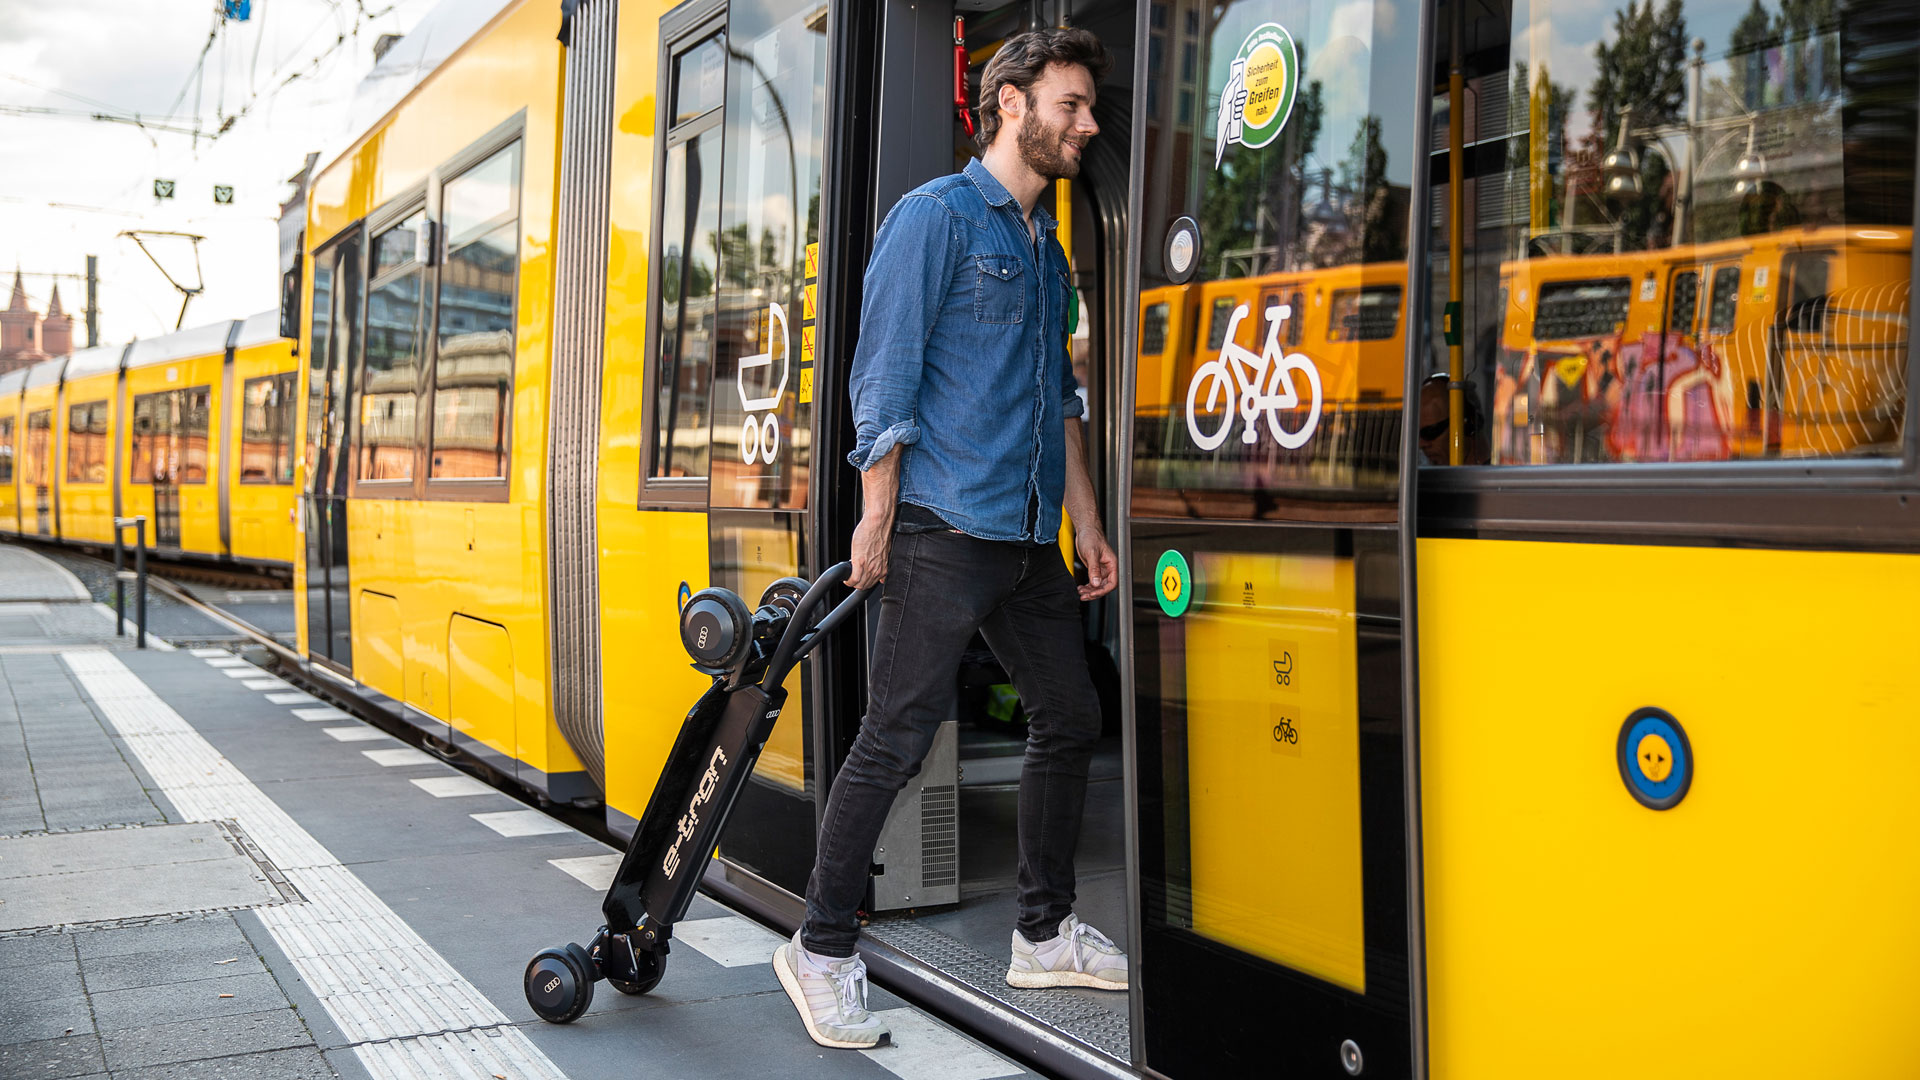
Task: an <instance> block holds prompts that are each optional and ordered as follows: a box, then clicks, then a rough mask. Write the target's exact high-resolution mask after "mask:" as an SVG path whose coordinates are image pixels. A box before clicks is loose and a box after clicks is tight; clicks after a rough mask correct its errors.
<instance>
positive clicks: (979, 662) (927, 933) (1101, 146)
mask: <svg viewBox="0 0 1920 1080" xmlns="http://www.w3.org/2000/svg"><path fill="white" fill-rule="evenodd" d="M1137 18H1138V8H1137V5H1136V4H1135V3H1134V2H1133V0H1105V2H1087V0H1080V2H1075V3H1066V2H1048V3H1029V2H1025V0H1020V2H1015V3H1010V4H1009V3H1004V2H992V0H958V2H957V3H955V2H944V3H943V2H936V3H931V4H929V3H925V2H919V0H889V2H888V3H886V4H885V5H884V7H883V10H882V12H881V17H880V19H879V21H878V25H877V29H876V30H875V31H874V33H875V37H876V39H877V40H875V42H874V45H875V46H876V48H875V50H874V55H875V56H876V57H877V60H876V61H875V62H874V70H873V77H874V81H875V84H876V86H877V89H876V91H875V93H874V101H873V111H872V114H871V115H872V116H873V119H874V124H873V134H872V138H871V142H870V143H869V144H868V145H867V146H865V147H855V148H851V149H850V150H849V154H850V155H853V156H864V157H865V161H864V162H863V163H862V164H864V166H865V167H864V169H862V170H861V173H862V175H859V176H858V179H859V180H860V181H862V182H863V183H864V184H866V185H867V190H866V191H864V192H862V195H863V197H864V198H865V200H866V205H862V206H853V207H848V208H847V213H848V215H849V217H851V218H853V219H855V220H863V221H864V225H863V227H862V228H861V229H857V230H856V229H852V228H850V229H849V233H850V234H852V235H849V237H848V250H849V251H851V252H856V253H857V255H856V256H855V257H853V258H850V259H849V261H848V265H847V266H846V267H845V270H844V273H845V275H846V278H845V280H846V283H847V285H848V286H849V287H850V291H851V292H855V293H857V290H858V284H859V280H860V277H861V275H862V274H863V272H864V269H865V253H866V251H867V250H868V249H869V247H870V242H871V238H872V235H873V231H874V229H876V228H877V227H878V225H879V223H880V221H881V220H882V219H883V218H884V217H885V215H886V214H887V212H888V211H889V210H890V209H891V208H892V207H893V205H894V204H895V202H897V201H898V199H899V198H900V197H901V196H902V195H904V194H905V193H907V192H908V191H911V190H913V189H914V188H916V187H918V186H919V185H921V184H922V183H925V182H926V181H928V180H932V179H934V178H936V177H939V176H943V175H946V174H950V173H954V172H958V171H960V170H961V169H963V168H964V167H965V165H966V163H967V162H968V161H969V160H970V159H972V158H975V157H977V156H978V155H979V147H978V145H977V142H976V140H975V138H974V137H973V135H972V134H971V132H970V131H969V128H968V125H967V122H966V120H965V119H963V117H962V114H961V111H960V109H959V108H958V107H957V104H956V101H955V97H956V78H955V69H956V66H958V65H959V63H960V61H958V60H957V59H956V56H957V55H964V57H965V61H964V65H965V67H964V79H965V83H964V85H965V87H966V91H965V94H966V99H967V102H968V104H969V105H970V106H971V105H974V104H977V100H978V95H979V86H980V78H981V74H982V72H983V70H984V68H985V67H986V64H987V63H988V61H989V60H990V59H991V58H992V57H993V55H994V54H995V53H996V52H997V51H998V49H999V47H1000V45H1001V44H1003V43H1004V42H1005V41H1006V40H1007V39H1008V38H1010V37H1012V36H1013V35H1016V34H1018V33H1021V32H1023V31H1026V30H1028V29H1033V28H1038V27H1045V26H1059V25H1072V26H1076V27H1081V28H1084V29H1087V30H1090V31H1092V32H1093V33H1095V34H1096V35H1098V36H1099V37H1100V39H1101V41H1102V42H1103V43H1104V44H1105V46H1106V48H1107V50H1108V51H1109V53H1111V54H1112V56H1113V61H1114V63H1113V67H1112V69H1111V71H1110V72H1109V74H1108V75H1107V77H1106V79H1105V81H1104V82H1103V83H1102V84H1101V85H1100V88H1099V97H1098V101H1097V103H1096V105H1095V108H1094V115H1095V118H1096V120H1097V122H1098V123H1099V125H1100V129H1101V130H1100V134H1099V135H1098V136H1097V137H1096V138H1095V139H1094V140H1093V142H1092V144H1091V145H1090V146H1089V149H1088V152H1087V154H1086V155H1085V157H1084V159H1083V163H1082V168H1081V172H1080V175H1079V176H1078V177H1076V178H1075V179H1073V180H1071V181H1066V182H1062V183H1060V184H1058V185H1056V190H1055V191H1054V192H1053V193H1051V194H1049V195H1046V196H1043V204H1044V206H1045V208H1046V210H1047V211H1048V212H1049V213H1051V214H1052V215H1053V216H1054V217H1055V218H1056V220H1058V221H1059V223H1060V228H1059V231H1058V233H1057V235H1058V237H1059V239H1060V241H1061V244H1062V247H1063V248H1064V250H1065V251H1066V253H1067V255H1068V259H1069V261H1070V263H1071V266H1072V281H1071V284H1072V286H1073V289H1074V295H1075V297H1076V303H1077V308H1078V310H1077V312H1075V313H1074V314H1073V315H1072V316H1071V317H1070V322H1071V324H1072V326H1073V330H1072V333H1071V337H1070V341H1069V343H1068V347H1069V349H1070V351H1071V359H1072V363H1073V369H1074V374H1075V376H1076V377H1077V379H1078V381H1079V383H1080V386H1081V393H1082V396H1083V399H1084V402H1085V405H1086V417H1085V420H1084V423H1085V424H1086V427H1085V442H1086V446H1087V453H1088V458H1089V461H1088V467H1089V473H1090V475H1091V478H1092V480H1093V483H1094V487H1095V490H1096V493H1097V495H1098V501H1099V506H1100V511H1101V515H1102V517H1103V519H1104V525H1105V529H1106V532H1107V534H1108V536H1109V537H1110V538H1114V539H1116V540H1117V538H1118V536H1119V528H1120V524H1121V521H1122V519H1121V516H1120V515H1121V513H1122V512H1123V502H1122V495H1121V491H1120V489H1119V477H1120V469H1119V460H1120V459H1119V456H1118V455H1119V446H1120V431H1121V424H1120V418H1121V416H1122V409H1123V407H1124V403H1123V400H1122V393H1123V390H1122V379H1121V374H1122V364H1121V354H1122V350H1123V342H1124V341H1125V339H1126V336H1127V327H1128V323H1129V322H1130V321H1131V320H1130V318H1129V316H1128V314H1127V311H1128V305H1127V302H1126V288H1127V282H1126V263H1125V254H1126V246H1127V239H1126V238H1127V222H1126V218H1127V207H1128V203H1129V198H1130V185H1129V181H1128V177H1129V158H1130V154H1131V152H1132V143H1133V136H1132V123H1131V117H1132V112H1133V103H1134V97H1135V95H1134V88H1133V82H1134V68H1135V64H1134V38H1135V33H1136V29H1135V28H1136V21H1137ZM841 115H842V116H844V114H841ZM975 115H976V117H977V113H976V114H975ZM975 123H976V124H977V119H976V121H975ZM842 175H845V174H844V173H842ZM844 310H845V311H846V315H844V316H843V318H849V319H857V313H858V302H857V295H856V296H855V297H854V298H853V302H852V303H850V304H849V305H848V306H847V307H846V308H845V309H844ZM846 340H848V341H849V344H848V345H847V346H846V347H845V348H844V350H843V352H844V355H845V356H847V357H849V358H850V357H851V354H852V345H851V339H850V336H849V338H848V339H846ZM834 385H836V386H842V387H843V386H844V377H843V376H841V377H840V378H839V379H838V381H836V383H835V384H834ZM844 397H845V391H844V389H842V390H839V391H838V394H837V398H839V399H844ZM828 407H829V409H834V408H837V409H840V410H843V411H841V412H838V413H834V412H831V411H829V412H828V414H827V415H826V416H824V417H823V418H822V421H821V424H820V430H821V431H822V434H823V437H824V441H825V442H826V444H827V447H828V448H829V452H827V453H824V454H823V455H822V457H821V459H820V460H821V461H822V462H823V463H830V464H828V465H826V466H824V467H831V468H840V469H844V466H840V465H839V464H838V463H839V462H840V461H841V460H843V459H844V454H845V452H846V450H847V449H849V448H850V447H851V446H852V441H853V437H854V436H853V432H852V430H851V417H850V416H849V415H848V414H847V413H846V412H845V411H844V410H845V409H846V404H845V402H844V400H836V401H834V402H833V403H831V405H829V406H828ZM843 442H844V445H842V443H843ZM839 482H840V483H842V484H844V485H845V486H846V488H847V494H846V495H844V496H842V498H844V499H845V500H846V502H847V505H836V504H835V498H834V495H833V493H832V492H831V491H830V490H829V491H827V492H824V493H823V498H822V500H821V503H822V505H821V506H820V507H819V509H821V510H822V511H824V513H823V517H824V518H825V520H824V521H823V532H825V533H827V537H828V538H827V539H826V541H825V543H824V545H823V546H824V547H826V548H827V549H829V550H831V549H833V548H834V547H835V546H836V542H837V545H838V546H841V547H844V544H845V542H846V540H845V537H846V535H848V534H849V533H850V532H851V529H852V527H853V524H854V523H855V522H856V521H857V520H858V514H859V507H858V505H857V497H856V496H855V494H854V493H856V492H857V491H858V486H857V484H856V483H855V482H854V481H853V479H852V478H851V476H850V474H843V475H841V476H840V477H839ZM826 486H827V487H828V488H832V487H833V485H831V484H829V485H826ZM1070 553H1071V541H1070V540H1065V532H1064V530H1063V555H1062V557H1063V558H1068V559H1069V560H1071V554H1070ZM1076 570H1082V568H1079V567H1076ZM1119 597H1120V594H1119V593H1118V592H1117V591H1116V592H1115V593H1113V594H1111V595H1109V596H1107V597H1104V598H1102V599H1100V600H1097V601H1094V602H1092V603H1089V604H1086V605H1083V616H1084V622H1083V629H1084V633H1085V647H1086V655H1087V658H1088V663H1089V667H1090V669H1091V673H1092V676H1093V680H1094V683H1095V686H1096V689H1097V690H1098V691H1099V693H1100V696H1101V705H1102V712H1103V714H1104V716H1105V724H1104V731H1103V735H1102V738H1101V741H1100V744H1099V747H1098V748H1097V750H1096V753H1095V756H1094V761H1093V767H1092V773H1091V776H1090V783H1089V786H1088V794H1087V810H1086V818H1085V821H1084V824H1083V826H1082V830H1081V839H1080V844H1079V849H1078V853H1077V857H1076V860H1075V863H1076V869H1077V872H1078V883H1077V893H1078V896H1077V901H1076V904H1075V909H1076V912H1077V913H1078V914H1079V915H1080V916H1081V917H1082V918H1083V919H1085V920H1086V921H1087V922H1089V923H1091V924H1093V925H1094V926H1096V927H1098V928H1100V929H1101V930H1103V931H1105V932H1107V933H1108V934H1110V935H1111V936H1113V937H1114V938H1115V939H1116V941H1118V942H1119V943H1120V944H1121V945H1122V946H1123V947H1124V946H1125V945H1126V944H1127V942H1126V937H1127V926H1128V919H1129V881H1130V872H1129V867H1128V862H1127V845H1126V843H1125V836H1126V831H1127V828H1126V796H1125V783H1124V779H1125V778H1124V768H1123V758H1124V750H1123V745H1122V737H1121V730H1122V727H1121V708H1122V701H1123V689H1122V687H1123V683H1122V677H1121V671H1122V668H1121V666H1120V664H1119V662H1118V658H1119V657H1120V655H1121V653H1120V643H1119V637H1118V634H1119V629H1118V627H1119V623H1120V621H1121V619H1122V618H1123V616H1124V613H1123V612H1122V611H1121V610H1120V608H1119V602H1120V601H1119ZM877 614H878V605H877V604H876V605H872V606H870V608H869V617H870V618H874V617H877ZM869 629H871V625H870V627H869ZM847 640H848V641H849V642H852V641H854V638H853V636H851V635H850V636H849V637H848V638H847ZM866 647H867V646H866V644H865V643H860V644H851V645H849V646H847V647H846V648H847V649H848V650H860V652H861V655H860V657H858V660H857V662H852V661H853V658H847V659H848V660H849V662H846V663H842V664H837V665H836V664H835V662H834V661H833V660H828V661H827V662H826V663H825V664H823V668H824V669H827V670H832V671H833V673H834V676H835V680H833V681H840V680H841V679H843V680H844V681H843V684H842V685H840V686H837V687H835V686H828V687H826V688H825V690H826V695H827V702H828V708H827V709H825V710H823V714H824V715H829V716H831V717H832V721H833V722H832V724H831V725H830V726H831V728H832V730H831V731H829V732H827V733H826V735H825V737H826V738H827V740H829V742H830V745H828V746H827V747H824V748H823V751H824V752H823V753H822V755H821V756H822V758H823V760H825V761H828V762H830V763H831V765H832V767H834V768H837V767H838V765H839V763H840V762H841V761H843V760H844V758H845V755H846V752H847V749H848V747H849V746H850V745H851V743H852V740H853V737H854V735H855V734H856V732H857V731H858V726H859V722H860V717H861V714H862V712H863V711H864V706H865V696H866V665H865V662H864V661H865V649H866ZM829 648H831V645H830V646H829ZM842 673H844V675H843V674H842ZM1025 739H1026V724H1025V715H1024V712H1023V711H1022V709H1021V707H1020V704H1019V701H1018V696H1017V695H1016V694H1015V693H1014V692H1013V689H1012V687H1011V685H1010V680H1009V678H1008V676H1007V674H1006V672H1005V671H1004V670H1003V669H1002V668H1001V667H1000V665H999V664H998V662H997V661H996V660H995V659H994V657H993V655H992V652H991V650H989V649H988V648H987V647H986V644H985V642H984V640H983V639H981V638H980V637H979V636H977V635H976V637H975V639H974V642H973V644H972V646H971V647H970V648H969V649H968V651H967V653H966V655H965V657H964V658H963V661H962V664H961V667H960V670H959V672H958V677H957V679H956V683H955V687H954V711H953V716H952V719H951V721H950V722H949V723H947V724H946V725H945V726H944V727H943V729H942V731H941V733H940V735H939V736H938V737H937V738H936V741H935V744H934V749H933V750H932V752H931V753H930V754H929V755H928V757H927V759H926V761H925V762H924V764H923V766H922V770H921V773H920V775H919V776H918V777H916V778H915V779H914V781H912V782H911V783H910V784H909V786H908V787H907V788H906V790H904V791H903V792H902V793H901V795H900V797H899V799H898V800H897V801H896V803H895V805H894V808H893V811H892V814H891V816H890V818H889V820H888V824H887V827H886V829H885V831H884V832H883V834H882V838H881V841H880V844H879V850H877V851H876V853H875V856H874V876H873V879H872V886H873V887H872V892H871V895H870V898H869V905H868V914H869V916H870V921H869V924H868V927H867V935H868V937H869V938H871V939H873V940H876V941H878V942H880V943H882V944H884V945H886V946H888V947H891V948H893V949H897V950H899V951H900V952H903V953H905V954H907V955H908V956H909V957H911V958H913V959H914V960H916V961H918V962H920V963H922V964H924V965H926V966H928V967H930V968H934V969H936V970H937V971H938V972H939V974H941V975H943V976H945V977H947V978H949V979H953V980H956V981H958V982H961V983H963V984H965V985H967V986H968V987H970V988H971V989H972V990H973V991H975V992H977V993H980V994H984V995H986V996H988V997H989V998H993V999H996V1000H998V1001H999V1002H1000V1003H1001V1005H1002V1006H1003V1007H1006V1008H1011V1009H1013V1010H1016V1011H1019V1012H1022V1013H1024V1014H1026V1016H1027V1017H1029V1018H1030V1019H1031V1020H1032V1021H1034V1022H1036V1023H1037V1024H1038V1025H1039V1026H1040V1027H1042V1028H1044V1029H1046V1030H1047V1031H1049V1032H1050V1033H1051V1034H1052V1035H1053V1036H1054V1037H1064V1038H1065V1039H1068V1040H1072V1041H1075V1042H1078V1043H1080V1044H1084V1045H1085V1046H1088V1047H1091V1048H1093V1049H1095V1050H1097V1051H1099V1052H1101V1053H1103V1054H1105V1055H1107V1056H1108V1057H1109V1058H1110V1059H1112V1060H1113V1061H1114V1062H1116V1063H1125V1062H1127V1061H1129V1060H1131V1057H1132V1053H1131V1045H1130V1036H1129V1025H1128V1014H1129V996H1128V995H1127V994H1124V993H1114V992H1103V991H1095V990H1078V989H1072V990H1063V991H1049V992H1048V993H1047V994H1036V993H1033V992H1030V991H1013V990H1010V989H1009V988H1008V987H1007V986H1006V984H1005V982H1004V975H1005V971H1006V966H1007V958H1008V949H1009V935H1010V933H1011V930H1012V927H1013V924H1014V920H1015V916H1016V910H1017V906H1016V902H1015V880H1016V873H1017V863H1018V850H1017V843H1016V838H1015V833H1016V829H1015V823H1016V812H1017V805H1018V788H1019V777H1020V769H1021V763H1022V756H1023V753H1024V749H1025ZM822 802H824V798H823V800H822Z"/></svg>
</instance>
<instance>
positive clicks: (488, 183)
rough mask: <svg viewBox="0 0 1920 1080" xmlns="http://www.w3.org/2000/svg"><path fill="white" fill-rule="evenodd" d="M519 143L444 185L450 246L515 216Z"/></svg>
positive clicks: (444, 213) (443, 212) (443, 207)
mask: <svg viewBox="0 0 1920 1080" xmlns="http://www.w3.org/2000/svg"><path fill="white" fill-rule="evenodd" d="M519 192H520V144H519V143H517V142H516V143H514V144H513V145H511V146H509V147H507V148H506V149H504V150H501V151H500V152H498V153H496V154H494V155H493V156H491V157H489V158H487V160H485V161H483V162H481V163H480V164H478V165H475V166H474V167H473V168H471V169H468V170H467V171H466V172H463V173H461V174H460V175H459V176H456V177H454V178H453V179H451V180H449V181H447V183H446V186H445V187H444V188H442V189H441V194H440V206H441V213H440V217H441V220H442V221H444V222H445V223H446V230H447V247H449V248H453V247H456V246H459V245H462V244H465V243H467V242H468V241H470V240H472V239H473V234H474V233H475V232H476V231H481V230H484V229H485V228H486V227H487V226H490V225H493V224H495V223H497V222H498V221H499V220H500V219H501V218H504V217H510V216H512V215H513V214H514V213H515V211H516V209H517V208H518V206H519Z"/></svg>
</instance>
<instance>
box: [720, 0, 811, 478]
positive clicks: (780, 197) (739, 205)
mask: <svg viewBox="0 0 1920 1080" xmlns="http://www.w3.org/2000/svg"><path fill="white" fill-rule="evenodd" d="M820 11H821V8H820V5H819V4H818V3H813V2H803V0H754V2H749V3H745V4H735V5H733V6H732V7H731V8H730V9H729V13H730V19H731V22H730V23H729V25H728V28H727V29H728V38H727V40H728V50H729V51H728V57H729V59H728V74H727V109H726V117H727V119H726V140H727V150H726V178H725V182H724V187H723V191H724V193H725V195H724V197H725V200H726V202H725V205H724V206H723V207H722V208H721V211H720V248H721V252H722V256H723V257H722V258H721V260H720V269H721V278H720V323H719V327H720V328H719V336H718V341H717V343H716V348H715V350H714V351H715V360H714V365H713V386H714V389H715V398H714V403H713V463H712V469H713V485H712V487H711V489H710V491H709V494H708V502H709V505H711V506H737V507H756V508H759V507H764V508H779V509H803V508H805V506H806V503H807V481H808V474H809V465H810V460H811V445H812V439H811V433H812V426H813V424H812V416H813V406H812V401H813V367H812V364H813V348H812V345H811V342H812V340H813V335H814V332H815V325H816V324H815V321H814V302H815V299H816V284H815V282H814V275H813V274H812V273H811V272H810V270H811V268H812V267H811V265H810V264H812V263H813V261H814V260H811V259H809V258H808V253H809V250H810V249H811V250H813V251H814V252H816V253H817V251H818V248H817V247H816V246H815V243H816V241H817V240H818V239H819V231H820V230H819V214H820V153H821V136H822V129H823V127H824V124H825V115H826V60H827V38H826V25H825V20H824V19H821V18H819V17H818V16H819V15H820Z"/></svg>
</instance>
